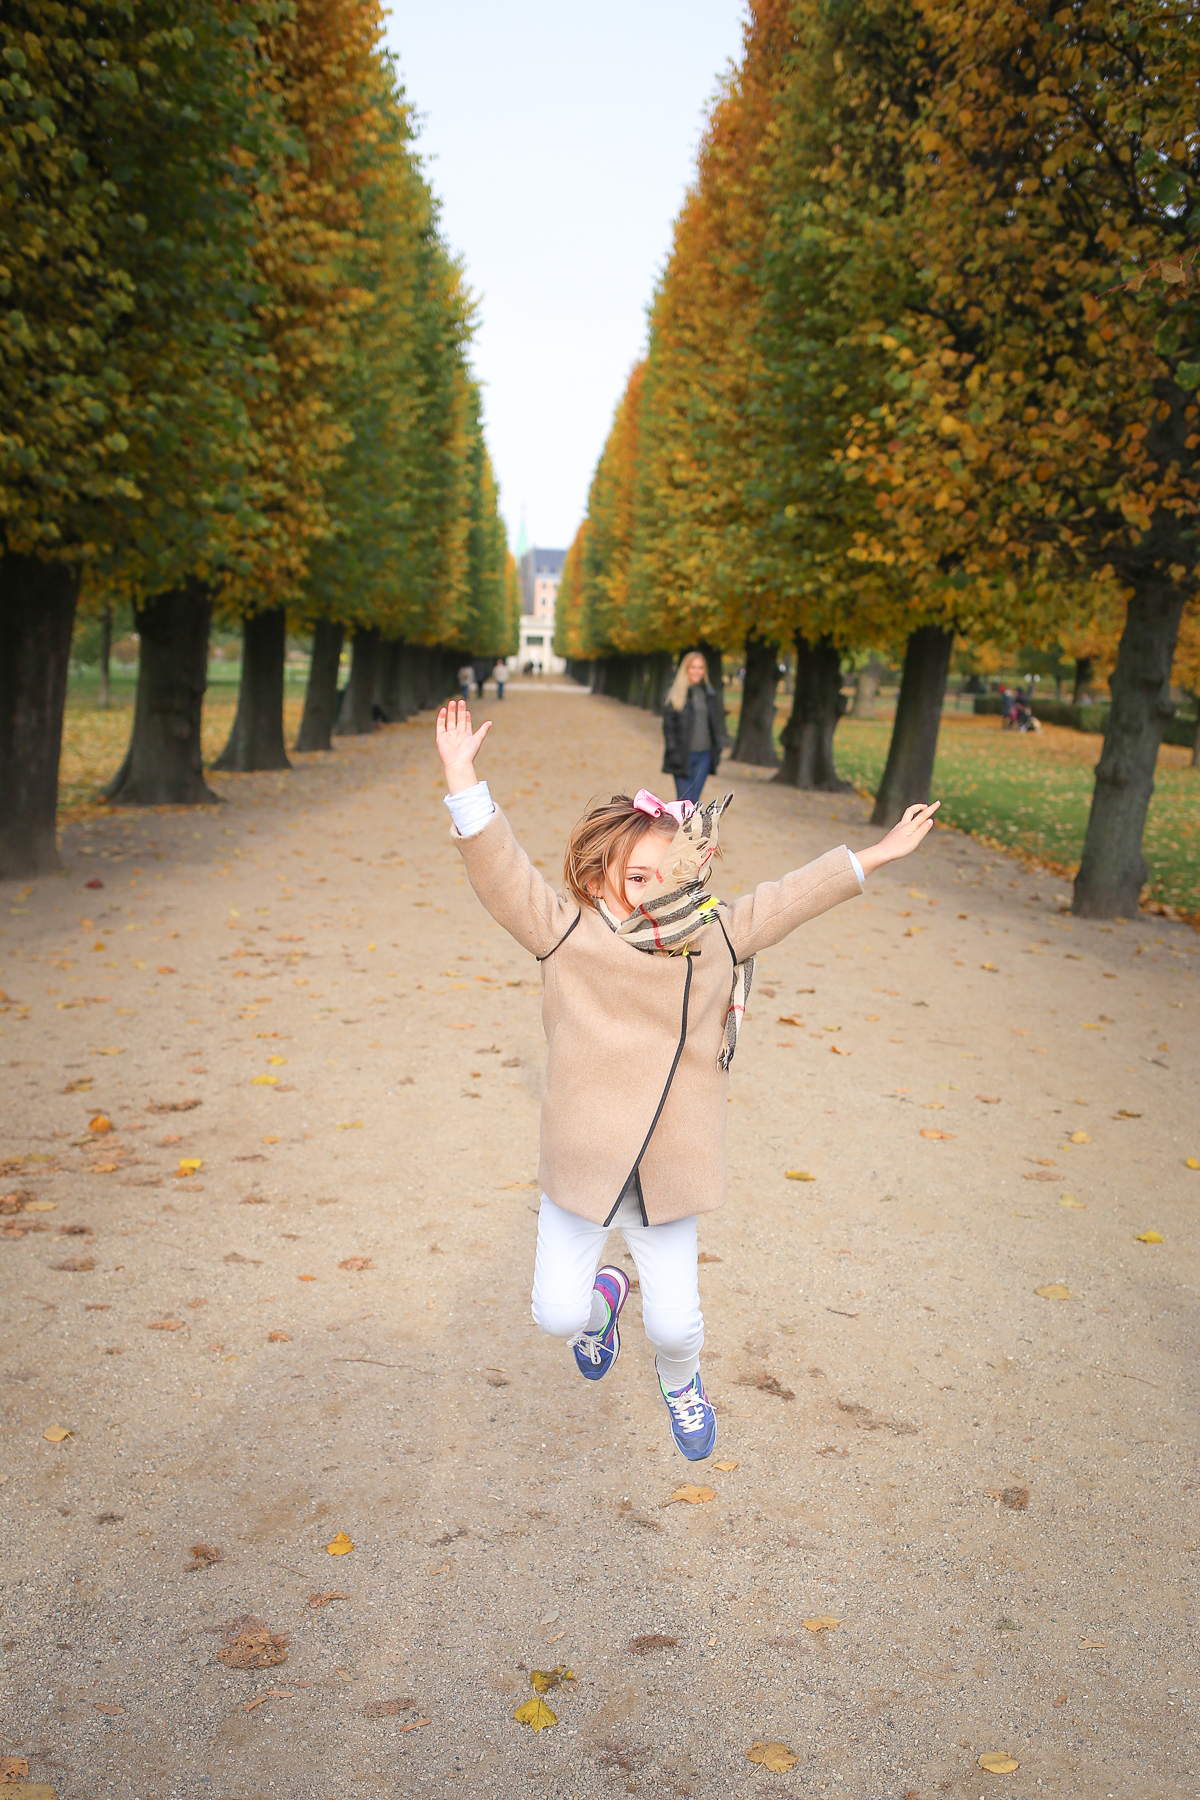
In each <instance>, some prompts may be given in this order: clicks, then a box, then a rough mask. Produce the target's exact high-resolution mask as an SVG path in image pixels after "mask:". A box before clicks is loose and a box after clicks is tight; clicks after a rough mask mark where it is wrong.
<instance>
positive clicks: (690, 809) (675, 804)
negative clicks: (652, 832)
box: [633, 788, 696, 825]
mask: <svg viewBox="0 0 1200 1800" xmlns="http://www.w3.org/2000/svg"><path fill="white" fill-rule="evenodd" d="M633 809H634V811H635V812H643V813H649V815H650V817H651V818H652V819H661V818H662V816H663V814H664V813H670V815H671V817H672V818H673V819H674V821H675V823H676V824H677V825H682V824H683V823H684V822H685V821H686V820H687V819H689V818H690V817H691V815H692V814H693V813H694V812H695V810H696V808H695V807H694V806H693V804H692V802H691V801H690V800H659V799H658V798H657V797H656V796H655V795H654V794H652V793H651V792H650V790H649V788H639V789H638V791H637V793H636V794H635V795H634V796H633Z"/></svg>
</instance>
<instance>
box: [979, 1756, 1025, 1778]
mask: <svg viewBox="0 0 1200 1800" xmlns="http://www.w3.org/2000/svg"><path fill="white" fill-rule="evenodd" d="M979 1766H980V1768H981V1769H986V1770H987V1772H988V1774H989V1775H1011V1774H1012V1772H1013V1770H1014V1769H1019V1768H1020V1766H1021V1765H1020V1763H1019V1762H1018V1761H1017V1759H1016V1757H1015V1756H1010V1755H1009V1754H1008V1751H1007V1750H985V1751H984V1753H983V1755H982V1756H981V1757H980V1759H979Z"/></svg>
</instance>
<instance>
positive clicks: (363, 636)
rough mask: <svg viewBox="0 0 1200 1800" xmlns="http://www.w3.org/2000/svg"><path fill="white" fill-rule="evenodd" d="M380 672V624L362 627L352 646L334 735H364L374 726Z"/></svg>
mask: <svg viewBox="0 0 1200 1800" xmlns="http://www.w3.org/2000/svg"><path fill="white" fill-rule="evenodd" d="M378 672H379V627H378V626H376V625H370V626H360V627H359V629H358V630H357V631H356V632H355V634H354V639H353V643H352V646H351V655H350V680H349V682H348V683H347V686H346V691H345V693H344V694H343V695H342V710H341V711H340V712H339V714H338V717H337V724H336V725H335V726H334V728H333V735H334V736H335V737H362V736H363V734H364V733H365V732H368V731H370V730H371V729H372V727H373V720H372V718H371V706H372V703H373V702H374V699H375V684H376V679H377V676H378Z"/></svg>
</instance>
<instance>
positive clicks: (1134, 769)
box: [1071, 573, 1184, 919]
mask: <svg viewBox="0 0 1200 1800" xmlns="http://www.w3.org/2000/svg"><path fill="white" fill-rule="evenodd" d="M1183 603H1184V596H1183V594H1182V593H1181V592H1180V590H1179V588H1178V587H1177V586H1176V585H1175V583H1174V582H1171V581H1168V580H1166V579H1165V578H1164V577H1162V576H1160V575H1157V574H1154V573H1149V574H1146V575H1144V576H1135V577H1134V581H1133V598H1132V599H1131V600H1130V602H1129V610H1128V611H1127V613H1126V615H1125V629H1124V630H1123V631H1122V633H1121V643H1120V648H1119V649H1118V651H1117V666H1116V668H1115V669H1114V670H1113V673H1112V680H1111V682H1110V683H1109V688H1110V691H1111V693H1112V706H1111V708H1110V710H1109V715H1108V725H1107V727H1106V728H1105V732H1104V748H1103V749H1102V750H1101V752H1100V761H1099V762H1098V763H1097V764H1096V787H1095V792H1094V793H1093V795H1092V809H1091V812H1090V813H1089V814H1088V823H1087V835H1086V836H1085V838H1084V840H1083V856H1082V858H1081V860H1080V864H1079V873H1078V875H1077V876H1076V877H1075V896H1074V900H1073V902H1072V906H1071V910H1072V912H1074V913H1077V914H1078V915H1079V916H1080V917H1081V918H1085V919H1112V918H1126V919H1134V918H1136V917H1137V911H1138V901H1139V899H1140V897H1141V891H1142V885H1143V883H1144V882H1145V880H1146V859H1145V857H1144V856H1143V855H1142V832H1143V830H1144V829H1145V824H1146V812H1147V809H1148V808H1149V805H1150V796H1151V794H1152V793H1153V792H1154V766H1155V764H1156V762H1157V761H1158V750H1159V745H1160V744H1161V743H1162V734H1163V726H1164V725H1165V724H1166V722H1167V720H1168V719H1169V718H1170V717H1171V715H1172V714H1173V712H1174V710H1175V708H1174V706H1173V705H1172V702H1171V659H1172V658H1173V656H1174V654H1175V639H1176V637H1177V636H1178V635H1179V621H1180V618H1181V616H1182V614H1183Z"/></svg>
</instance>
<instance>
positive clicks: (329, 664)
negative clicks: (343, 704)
mask: <svg viewBox="0 0 1200 1800" xmlns="http://www.w3.org/2000/svg"><path fill="white" fill-rule="evenodd" d="M345 635H346V627H345V626H344V625H343V624H342V623H341V621H340V620H338V619H318V620H317V623H316V625H315V627H314V629H313V641H312V656H311V657H310V659H309V664H308V686H307V687H306V688H305V690H304V712H303V715H302V716H301V719H300V729H299V731H298V732H297V733H296V749H297V750H332V749H333V743H332V740H331V737H330V733H331V732H332V731H333V721H334V715H335V714H336V712H337V689H338V671H339V670H340V668H341V666H342V639H343V638H344V637H345Z"/></svg>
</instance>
